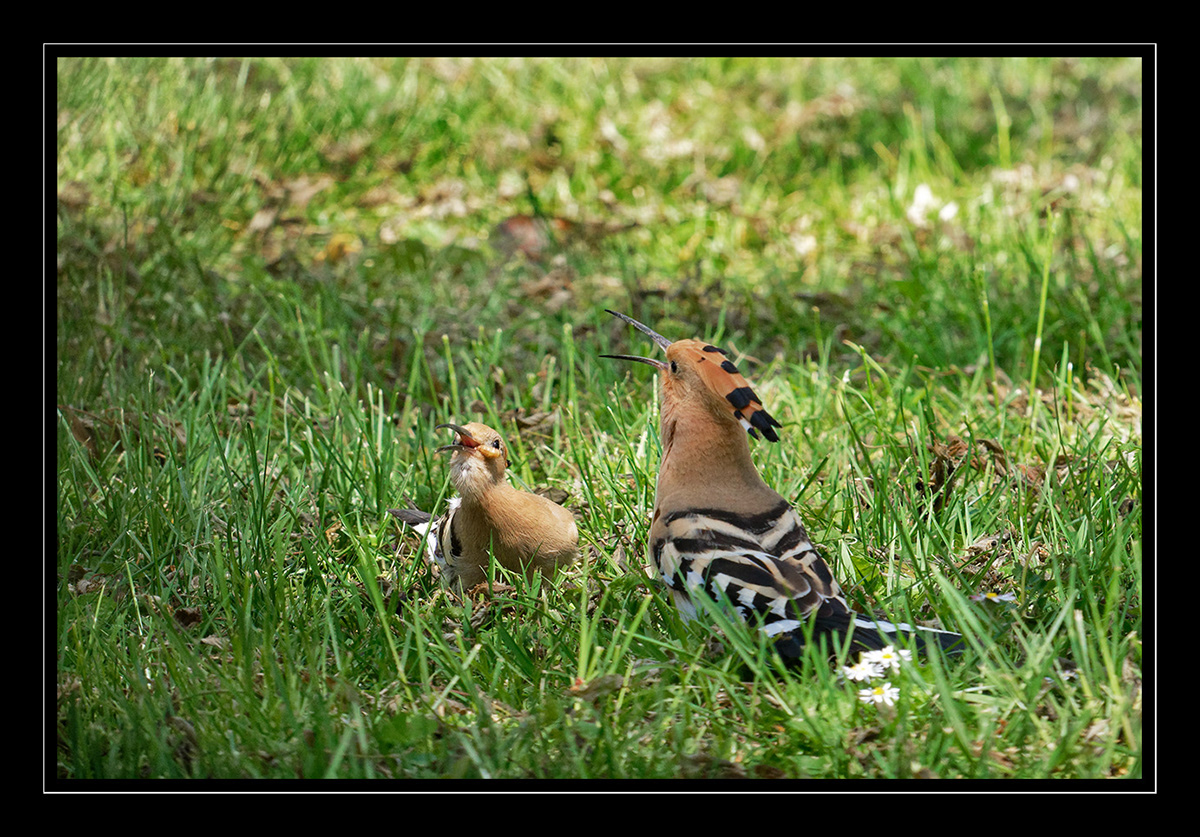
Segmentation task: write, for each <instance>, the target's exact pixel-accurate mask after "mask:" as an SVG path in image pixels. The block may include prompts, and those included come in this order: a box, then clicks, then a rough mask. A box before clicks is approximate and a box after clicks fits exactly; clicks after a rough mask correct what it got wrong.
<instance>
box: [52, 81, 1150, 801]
mask: <svg viewBox="0 0 1200 837" xmlns="http://www.w3.org/2000/svg"><path fill="white" fill-rule="evenodd" d="M57 73H58V78H57V87H58V130H57V138H58V146H57V152H58V153H57V169H58V177H57V181H58V182H57V186H58V192H59V202H58V216H57V217H58V224H57V245H58V270H57V274H58V275H57V305H56V318H57V319H56V341H57V346H56V348H57V356H56V379H57V391H56V395H55V398H56V404H57V410H56V413H55V415H56V420H57V423H56V429H57V434H56V439H55V469H56V486H57V492H56V516H55V528H56V536H57V537H56V543H57V550H56V554H55V555H54V557H53V564H54V566H53V572H51V573H50V580H51V581H52V582H53V584H54V589H55V611H54V612H55V622H54V634H53V642H54V647H55V657H56V663H57V668H56V677H55V684H54V685H55V688H56V715H55V722H56V733H57V746H56V747H55V751H54V761H53V764H54V766H53V769H52V770H49V771H48V773H49V778H51V779H56V780H64V779H95V778H106V779H126V780H128V779H141V778H184V777H208V778H217V779H235V780H236V779H247V778H273V779H280V778H285V779H295V778H304V779H320V778H343V779H344V778H352V779H359V778H361V779H366V778H406V779H409V778H412V779H420V778H440V777H461V778H483V777H488V778H539V779H582V778H610V779H611V778H619V779H657V778H699V777H713V778H728V777H742V776H745V777H751V778H767V779H770V778H778V779H784V778H800V777H803V778H850V777H864V778H898V777H905V778H908V777H917V778H921V777H931V776H937V777H941V778H970V779H992V778H1025V779H1029V778H1034V779H1040V778H1051V777H1053V778H1064V779H1094V778H1110V777H1123V778H1134V779H1138V778H1141V777H1142V776H1143V765H1142V734H1143V733H1142V707H1141V678H1142V650H1143V649H1142V645H1143V636H1142V575H1141V567H1142V508H1143V507H1142V452H1141V451H1142V444H1141V401H1142V331H1141V318H1142V296H1141V282H1142V276H1141V223H1142V221H1141V209H1142V208H1141V166H1142V160H1141V137H1142V134H1141V117H1142V110H1141V83H1142V78H1141V73H1142V65H1141V62H1140V60H1137V59H1079V60H1069V61H1068V60H1040V59H1038V60H1034V59H1028V60H967V59H959V60H950V59H937V60H935V59H905V60H833V59H822V60H803V61H801V60H782V59H769V60H768V59H759V60H751V59H738V60H732V59H731V60H694V61H688V60H678V59H670V60H667V59H663V60H612V61H592V60H557V61H549V60H540V61H533V60H508V59H492V60H479V61H443V60H432V59H423V60H411V61H374V60H354V61H341V60H292V61H274V60H247V61H243V60H240V59H239V60H234V59H216V60H200V59H190V60H160V59H138V60H102V59H61V60H60V61H59V62H58V65H57ZM922 186H924V187H927V188H919V187H922ZM925 194H928V195H930V196H932V197H931V199H930V202H929V203H928V204H927V205H926V207H925V209H924V210H921V208H920V207H919V206H915V201H916V199H917V196H918V195H925ZM517 214H527V215H538V216H540V217H542V218H552V217H553V218H564V219H567V220H569V221H570V222H572V223H573V226H570V227H565V228H561V229H559V230H558V231H557V233H556V235H555V236H554V237H553V240H552V241H550V242H549V243H548V244H547V246H546V249H545V251H544V252H543V253H542V254H540V255H541V260H540V261H539V260H538V259H535V258H528V257H525V256H521V255H517V256H515V257H513V258H505V256H504V248H503V242H502V239H501V238H500V236H499V235H498V234H497V232H496V225H497V224H499V223H500V222H502V221H504V219H506V218H509V217H510V216H513V215H517ZM606 307H608V308H614V309H617V310H621V311H624V312H626V313H628V314H630V315H631V316H634V317H637V318H638V319H641V320H642V321H644V322H646V323H648V324H650V325H651V326H652V327H654V328H655V329H657V330H658V331H659V332H661V333H663V334H665V335H667V336H668V337H670V338H672V339H675V338H681V337H705V338H707V339H711V340H714V341H716V342H719V343H720V344H722V345H724V346H726V347H727V348H729V349H730V350H731V351H733V353H734V354H735V356H736V357H737V359H738V360H739V363H740V364H741V366H742V369H743V371H745V372H746V373H747V375H748V377H750V378H751V380H752V381H753V383H754V385H755V388H756V390H757V391H758V392H759V394H760V395H761V396H762V397H763V399H764V401H765V402H767V404H768V407H769V408H770V409H771V411H772V413H773V414H774V415H775V416H777V417H778V418H780V420H781V421H782V422H783V424H784V427H783V431H782V434H781V435H782V438H783V441H782V442H781V443H780V444H778V445H768V444H766V443H758V444H756V445H755V446H754V454H755V458H756V460H757V462H758V463H759V467H760V469H761V470H762V473H763V476H764V478H765V479H766V480H767V482H768V483H769V484H771V485H773V486H774V487H776V488H777V489H778V490H779V491H780V492H781V493H783V494H784V495H785V496H787V497H789V498H792V499H793V500H795V501H796V502H797V505H798V506H799V508H800V510H801V516H802V517H803V518H804V520H805V521H806V524H807V525H808V528H809V531H810V534H811V535H812V537H813V538H814V540H815V541H816V542H817V543H818V544H820V545H821V547H822V548H823V550H824V553H825V555H826V556H827V558H828V559H829V561H830V563H831V565H832V566H833V567H834V571H835V574H836V575H837V576H838V578H839V579H840V580H841V581H842V583H843V586H844V587H846V588H847V591H848V595H849V596H850V597H851V598H852V599H853V600H855V601H856V602H857V603H858V604H859V605H860V606H862V607H864V608H868V609H871V610H875V611H880V612H884V613H887V614H889V615H891V616H895V617H902V618H910V619H917V620H928V621H937V622H940V623H941V624H944V625H946V626H950V627H953V628H955V629H956V630H960V631H962V632H963V633H964V634H965V635H966V637H967V640H968V646H969V647H968V650H967V652H966V653H965V654H964V655H963V656H962V657H954V658H944V657H941V656H934V657H932V658H929V659H923V660H920V661H918V662H917V663H915V664H912V665H908V666H905V667H904V668H903V669H902V670H901V671H900V672H898V673H896V674H895V675H894V676H893V678H892V681H893V684H894V685H896V686H897V687H899V689H900V692H899V697H898V701H897V703H896V705H895V706H874V705H869V704H866V703H863V702H861V701H860V700H859V699H858V696H857V688H858V684H852V683H847V682H844V681H843V680H842V679H841V677H840V668H839V667H838V666H836V665H834V666H831V665H829V664H828V663H827V662H826V661H825V660H823V659H810V660H808V661H807V663H806V665H804V667H803V668H802V669H800V670H792V671H780V670H779V665H778V661H777V660H776V659H775V658H774V657H773V656H772V654H771V653H770V649H769V648H766V647H764V646H763V645H762V643H761V642H760V641H759V640H758V639H757V638H756V637H754V636H753V635H751V634H749V633H748V632H743V631H739V630H737V628H736V626H733V625H730V624H728V622H727V621H726V620H725V619H724V616H723V615H722V614H721V613H720V612H715V613H713V614H711V619H708V620H705V623H706V624H705V625H685V624H682V623H681V622H680V621H679V619H678V618H677V616H676V615H675V613H674V611H673V608H672V606H671V604H670V602H669V600H668V598H667V597H665V596H664V594H663V591H662V590H661V588H660V587H659V586H658V585H657V584H656V583H655V582H654V580H653V578H652V577H651V576H650V575H648V574H647V572H646V568H645V562H646V556H645V541H646V532H647V527H648V523H649V516H650V510H651V508H652V505H653V498H654V480H655V474H656V469H657V463H658V455H659V450H658V438H657V413H658V408H657V403H656V397H657V393H656V389H655V386H654V382H653V380H652V375H651V373H650V370H648V369H644V368H642V367H638V368H636V369H631V368H629V365H628V364H619V363H615V362H611V361H606V360H604V359H601V358H599V357H598V355H600V354H602V353H604V352H609V351H632V352H635V353H647V354H648V353H649V352H650V351H651V349H652V347H651V346H650V344H649V343H648V341H645V340H643V339H641V337H640V335H638V334H636V333H635V332H633V330H631V329H628V328H625V327H624V326H623V325H622V324H621V323H619V322H616V321H614V320H613V318H612V317H610V316H609V315H607V314H605V313H604V311H603V309H604V308H606ZM451 420H454V421H460V422H461V421H466V420H480V421H483V422H486V423H489V424H491V425H493V426H496V427H498V428H499V429H501V430H502V432H504V434H505V435H506V437H507V439H508V442H509V446H510V449H511V458H512V460H513V468H512V474H513V479H514V480H515V481H516V482H517V483H518V484H521V485H524V486H526V487H528V488H531V489H535V488H557V489H563V490H565V491H566V492H568V495H569V496H568V499H567V500H566V505H567V506H568V507H569V508H571V509H572V511H574V512H575V513H576V514H577V516H578V518H579V522H580V530H581V535H582V539H583V542H584V549H585V552H586V553H587V555H588V560H587V561H586V562H585V563H584V564H582V565H581V566H579V567H578V568H576V569H573V570H572V571H571V572H569V573H567V574H566V576H565V577H563V578H562V579H561V580H559V582H558V583H554V584H551V583H542V584H534V585H530V584H529V583H526V582H524V581H523V580H519V579H506V578H504V577H503V574H502V573H501V574H500V576H498V577H497V579H496V586H495V589H494V592H493V595H492V596H491V597H490V598H484V599H480V600H473V601H467V602H461V603H460V602H457V601H455V600H454V599H453V598H452V597H449V596H447V595H445V594H444V593H443V591H441V590H440V588H439V585H438V582H437V580H436V579H435V578H433V577H432V575H431V572H430V569H429V567H428V566H427V565H425V564H424V562H423V561H422V560H421V557H420V555H419V544H418V543H416V541H415V539H414V538H412V537H411V536H409V535H407V534H405V533H402V532H401V531H399V529H398V528H397V527H396V525H395V523H394V521H393V520H392V519H391V518H390V516H389V515H388V514H387V511H386V510H387V509H388V508H389V507H395V506H397V505H400V504H402V502H403V499H404V498H405V497H410V498H412V499H413V500H414V501H415V502H416V503H417V504H418V505H419V506H421V507H422V508H434V507H435V506H436V505H437V504H438V503H439V502H441V501H442V500H443V499H444V498H445V496H446V494H447V492H448V486H447V472H446V461H445V459H444V458H443V457H440V456H439V455H437V454H436V453H434V449H435V448H436V447H437V446H438V445H439V444H443V443H444V442H445V439H444V438H443V436H444V434H443V433H440V432H437V431H435V430H434V429H433V428H434V426H435V425H436V424H438V423H440V422H444V421H451ZM989 591H992V592H1000V593H1012V594H1014V596H1015V598H1014V600H1013V601H998V602H987V601H975V600H972V599H971V598H970V597H971V596H972V595H978V594H979V593H982V592H989ZM713 625H716V626H717V630H715V631H714V630H713V629H712V626H713ZM843 661H844V655H843ZM747 671H748V672H749V673H750V674H752V675H753V676H752V677H750V678H749V679H747V678H746V677H745V674H746V672H747ZM68 786H70V785H68Z"/></svg>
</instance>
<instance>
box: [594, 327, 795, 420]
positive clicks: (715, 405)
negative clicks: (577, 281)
mask: <svg viewBox="0 0 1200 837" xmlns="http://www.w3.org/2000/svg"><path fill="white" fill-rule="evenodd" d="M605 310H606V311H608V313H610V314H612V315H613V316H614V317H617V318H619V319H622V320H624V321H625V322H627V323H629V324H630V325H631V326H633V327H634V328H636V329H638V330H639V331H641V332H643V333H644V334H646V335H648V336H649V337H650V339H652V340H653V341H654V342H655V343H657V344H658V345H659V346H661V347H662V349H663V351H664V352H666V355H667V359H666V361H665V362H664V361H661V360H653V359H651V358H648V357H638V356H636V355H602V356H601V357H611V358H617V359H618V360H634V361H637V362H639V363H646V364H649V365H650V366H653V367H654V368H656V369H658V370H659V373H660V376H661V378H662V393H663V395H662V399H663V423H664V427H666V425H667V422H668V421H669V420H670V419H671V417H672V416H676V415H678V414H679V412H680V411H684V410H698V409H704V410H706V411H708V412H709V413H710V414H712V415H714V416H716V417H717V419H718V420H719V421H722V422H731V423H737V424H740V425H741V426H742V427H743V428H745V429H746V432H748V433H749V434H750V435H751V436H753V437H754V438H756V439H757V438H758V433H760V432H761V433H762V435H763V436H765V437H766V438H767V439H768V440H770V441H772V442H778V441H779V434H777V433H776V432H775V428H776V427H780V426H781V425H780V424H779V422H778V421H776V420H775V419H774V418H773V417H772V416H771V414H770V413H768V412H767V411H766V409H764V408H763V405H762V402H761V401H760V400H759V399H758V396H757V395H755V393H754V390H753V389H752V388H751V387H750V382H749V381H747V380H746V379H745V378H743V377H742V374H741V373H740V372H739V371H738V368H737V366H735V365H734V363H733V361H731V360H729V359H728V357H727V355H728V352H726V351H725V350H724V349H721V348H718V347H716V346H713V345H711V344H710V343H706V342H704V341H703V340H676V341H675V342H673V343H672V342H671V341H670V340H668V339H667V338H665V337H663V336H662V335H661V334H659V333H658V332H656V331H654V330H653V329H651V328H649V327H647V326H645V325H643V324H642V323H639V322H638V321H637V320H634V319H632V318H630V317H626V316H625V315H624V314H618V313H617V312H616V311H609V310H608V309H607V308H606V309H605Z"/></svg>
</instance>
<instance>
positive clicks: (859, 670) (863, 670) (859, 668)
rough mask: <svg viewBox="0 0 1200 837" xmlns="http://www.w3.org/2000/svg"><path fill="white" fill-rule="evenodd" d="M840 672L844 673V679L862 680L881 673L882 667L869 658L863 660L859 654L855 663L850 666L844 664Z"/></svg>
mask: <svg viewBox="0 0 1200 837" xmlns="http://www.w3.org/2000/svg"><path fill="white" fill-rule="evenodd" d="M842 672H843V673H844V674H845V675H846V679H848V680H857V681H862V680H870V679H871V678H873V677H878V676H879V675H881V674H883V669H881V668H880V667H879V666H877V665H876V664H875V663H873V662H871V661H870V660H864V659H863V658H862V657H861V656H860V657H859V658H858V662H857V663H855V664H854V665H852V666H844V667H843V668H842Z"/></svg>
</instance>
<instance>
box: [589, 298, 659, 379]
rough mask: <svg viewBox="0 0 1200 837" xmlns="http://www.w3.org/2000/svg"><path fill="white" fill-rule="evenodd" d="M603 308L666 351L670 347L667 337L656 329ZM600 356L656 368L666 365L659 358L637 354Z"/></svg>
mask: <svg viewBox="0 0 1200 837" xmlns="http://www.w3.org/2000/svg"><path fill="white" fill-rule="evenodd" d="M604 310H605V311H608V313H610V314H612V315H613V316H614V317H616V318H618V319H621V320H624V321H625V322H627V323H629V324H630V325H631V326H633V327H634V328H636V329H637V330H638V331H640V332H642V333H643V334H647V335H649V336H650V339H652V340H653V341H654V342H655V343H657V344H658V345H659V346H661V347H662V349H663V351H666V350H667V349H668V348H670V346H671V341H670V340H668V339H667V338H665V337H663V336H662V335H661V334H659V333H658V332H657V331H655V330H654V329H652V328H650V327H649V326H645V325H642V324H641V323H639V322H638V321H637V320H635V319H633V318H632V317H626V316H625V315H624V314H619V313H617V312H616V311H612V310H610V309H608V308H605V309H604ZM600 357H611V358H615V359H616V360H635V361H637V362H638V363H647V364H649V365H650V366H653V367H654V368H656V369H666V368H667V365H666V364H665V363H663V362H662V361H661V360H652V359H651V358H648V357H638V356H637V355H600Z"/></svg>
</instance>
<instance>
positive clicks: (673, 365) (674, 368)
mask: <svg viewBox="0 0 1200 837" xmlns="http://www.w3.org/2000/svg"><path fill="white" fill-rule="evenodd" d="M671 374H672V375H677V374H679V364H677V363H676V362H675V361H671Z"/></svg>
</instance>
